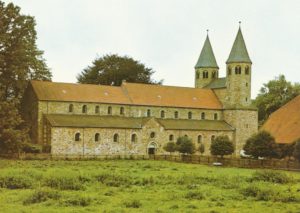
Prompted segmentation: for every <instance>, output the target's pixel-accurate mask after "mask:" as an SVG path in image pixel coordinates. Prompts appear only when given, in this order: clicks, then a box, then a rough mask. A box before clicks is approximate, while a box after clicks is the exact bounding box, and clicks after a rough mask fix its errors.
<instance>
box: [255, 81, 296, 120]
mask: <svg viewBox="0 0 300 213" xmlns="http://www.w3.org/2000/svg"><path fill="white" fill-rule="evenodd" d="M299 94H300V84H292V83H291V82H289V81H287V80H286V79H285V77H284V75H279V76H278V77H277V78H276V79H274V80H271V81H269V82H268V83H266V84H264V86H263V87H262V88H261V89H260V93H259V94H258V95H257V97H256V99H255V100H254V104H255V105H256V107H257V108H258V120H259V122H260V124H262V123H263V122H264V121H265V120H266V119H267V118H268V117H269V116H270V114H271V113H272V112H274V111H276V110H277V109H279V108H280V107H281V106H283V105H284V104H286V103H287V102H289V101H290V100H292V99H293V98H294V97H296V96H297V95H299Z"/></svg>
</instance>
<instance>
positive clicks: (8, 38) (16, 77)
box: [0, 1, 51, 101]
mask: <svg viewBox="0 0 300 213" xmlns="http://www.w3.org/2000/svg"><path fill="white" fill-rule="evenodd" d="M20 10H21V9H20V7H18V6H15V5H14V4H13V3H9V4H7V5H6V6H5V3H4V2H1V1H0V14H1V15H0V35H1V36H0V91H3V94H2V96H1V97H0V101H7V100H10V99H13V98H16V99H20V98H21V97H22V95H23V92H24V90H25V88H26V86H27V83H28V80H29V79H38V80H51V73H50V72H49V69H48V68H47V66H46V63H45V60H44V59H43V57H42V55H43V52H42V51H40V50H39V49H38V48H37V45H36V39H37V35H36V31H35V24H36V23H35V20H34V18H33V17H32V16H28V15H22V14H20Z"/></svg>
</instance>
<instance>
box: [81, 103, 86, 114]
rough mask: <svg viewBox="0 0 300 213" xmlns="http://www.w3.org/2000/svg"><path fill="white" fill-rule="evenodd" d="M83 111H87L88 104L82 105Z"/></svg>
mask: <svg viewBox="0 0 300 213" xmlns="http://www.w3.org/2000/svg"><path fill="white" fill-rule="evenodd" d="M82 113H87V106H86V105H83V106H82Z"/></svg>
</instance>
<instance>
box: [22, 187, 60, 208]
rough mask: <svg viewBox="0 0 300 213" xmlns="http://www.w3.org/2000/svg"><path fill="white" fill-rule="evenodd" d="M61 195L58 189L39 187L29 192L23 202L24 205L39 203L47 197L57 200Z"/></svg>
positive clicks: (47, 198)
mask: <svg viewBox="0 0 300 213" xmlns="http://www.w3.org/2000/svg"><path fill="white" fill-rule="evenodd" d="M60 197H61V195H60V194H59V192H58V191H53V190H50V189H39V190H37V191H35V192H34V193H33V194H31V195H30V196H29V197H28V198H27V199H26V200H25V201H24V202H23V204H24V205H28V204H34V203H41V202H45V201H47V200H49V199H53V200H58V199H59V198H60Z"/></svg>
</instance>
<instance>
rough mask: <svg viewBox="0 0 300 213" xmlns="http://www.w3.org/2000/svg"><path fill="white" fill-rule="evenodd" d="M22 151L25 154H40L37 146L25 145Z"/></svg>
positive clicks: (40, 149)
mask: <svg viewBox="0 0 300 213" xmlns="http://www.w3.org/2000/svg"><path fill="white" fill-rule="evenodd" d="M23 151H24V152H26V153H41V151H42V148H41V146H40V145H38V144H31V143H25V144H24V146H23Z"/></svg>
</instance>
